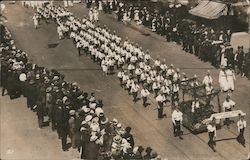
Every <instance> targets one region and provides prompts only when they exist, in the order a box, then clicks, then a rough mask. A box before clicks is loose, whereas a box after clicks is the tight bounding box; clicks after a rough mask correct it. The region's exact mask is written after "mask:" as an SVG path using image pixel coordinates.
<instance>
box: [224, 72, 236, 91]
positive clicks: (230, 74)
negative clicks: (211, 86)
mask: <svg viewBox="0 0 250 160" xmlns="http://www.w3.org/2000/svg"><path fill="white" fill-rule="evenodd" d="M226 75H227V81H228V89H231V90H234V81H235V75H234V71H233V70H231V69H227V70H226Z"/></svg>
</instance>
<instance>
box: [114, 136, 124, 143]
mask: <svg viewBox="0 0 250 160" xmlns="http://www.w3.org/2000/svg"><path fill="white" fill-rule="evenodd" d="M113 141H114V142H115V143H119V142H121V141H122V137H121V136H119V135H116V136H115V137H114V138H113Z"/></svg>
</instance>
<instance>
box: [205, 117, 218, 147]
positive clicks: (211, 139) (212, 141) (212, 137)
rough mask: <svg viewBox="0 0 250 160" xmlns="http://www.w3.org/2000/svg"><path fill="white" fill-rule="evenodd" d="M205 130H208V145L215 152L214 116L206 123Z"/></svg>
mask: <svg viewBox="0 0 250 160" xmlns="http://www.w3.org/2000/svg"><path fill="white" fill-rule="evenodd" d="M207 131H208V137H209V141H208V146H209V147H210V148H212V150H213V151H214V152H216V150H215V146H216V143H215V139H216V122H215V118H214V119H213V120H212V121H211V122H210V123H209V124H208V125H207Z"/></svg>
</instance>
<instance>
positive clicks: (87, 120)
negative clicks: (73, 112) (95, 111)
mask: <svg viewBox="0 0 250 160" xmlns="http://www.w3.org/2000/svg"><path fill="white" fill-rule="evenodd" d="M92 118H93V116H91V115H87V116H86V117H85V121H86V122H89V121H90V120H91V119H92Z"/></svg>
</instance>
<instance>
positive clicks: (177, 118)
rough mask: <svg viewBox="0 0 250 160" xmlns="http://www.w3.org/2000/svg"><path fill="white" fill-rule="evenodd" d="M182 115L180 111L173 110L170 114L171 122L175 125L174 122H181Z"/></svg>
mask: <svg viewBox="0 0 250 160" xmlns="http://www.w3.org/2000/svg"><path fill="white" fill-rule="evenodd" d="M182 115H183V113H181V111H177V110H174V111H173V113H172V122H173V123H174V124H175V121H180V122H182V119H183V118H182Z"/></svg>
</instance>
